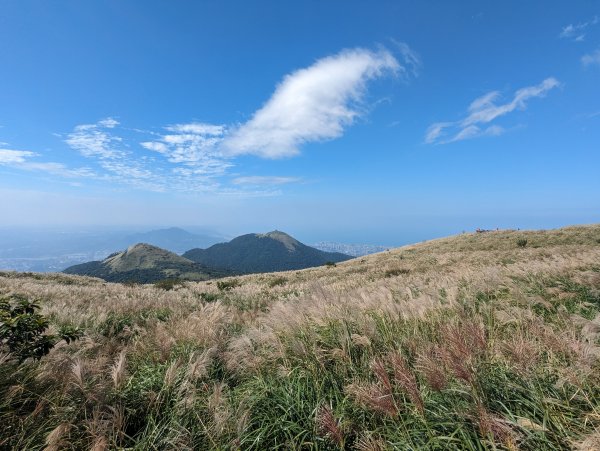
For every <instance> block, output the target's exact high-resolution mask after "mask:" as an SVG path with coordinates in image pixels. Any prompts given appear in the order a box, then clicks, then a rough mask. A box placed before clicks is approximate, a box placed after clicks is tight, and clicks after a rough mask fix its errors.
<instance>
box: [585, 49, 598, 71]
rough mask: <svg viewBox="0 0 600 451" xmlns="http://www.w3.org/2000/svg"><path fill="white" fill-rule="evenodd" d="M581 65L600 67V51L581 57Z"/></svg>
mask: <svg viewBox="0 0 600 451" xmlns="http://www.w3.org/2000/svg"><path fill="white" fill-rule="evenodd" d="M581 63H582V64H583V65H584V66H586V67H587V66H592V65H599V66H600V49H596V50H594V51H593V52H592V53H588V54H587V55H583V56H582V57H581Z"/></svg>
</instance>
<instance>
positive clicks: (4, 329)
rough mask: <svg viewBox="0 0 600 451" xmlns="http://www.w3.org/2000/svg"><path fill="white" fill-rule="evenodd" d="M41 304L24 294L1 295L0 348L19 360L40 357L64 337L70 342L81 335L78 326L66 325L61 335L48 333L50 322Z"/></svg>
mask: <svg viewBox="0 0 600 451" xmlns="http://www.w3.org/2000/svg"><path fill="white" fill-rule="evenodd" d="M39 308H40V306H39V304H37V303H36V302H35V301H32V300H30V299H27V298H26V297H24V296H19V295H12V296H9V297H2V298H0V348H4V347H6V348H7V349H8V352H9V353H10V354H11V355H12V356H13V357H14V358H16V359H17V360H18V361H19V362H23V361H25V360H27V359H29V358H33V359H40V358H41V357H43V356H45V355H46V354H48V353H49V352H50V350H51V349H52V348H53V347H54V345H56V343H58V342H59V341H61V340H65V341H66V342H67V343H70V342H71V341H72V340H75V339H77V338H79V337H80V336H81V332H80V331H79V329H77V328H76V327H73V326H63V327H62V328H61V329H60V332H59V334H58V335H49V334H45V332H46V330H47V329H48V326H49V322H48V320H47V319H46V318H45V317H44V316H43V315H41V314H39V313H37V311H38V310H39Z"/></svg>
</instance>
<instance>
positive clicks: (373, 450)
mask: <svg viewBox="0 0 600 451" xmlns="http://www.w3.org/2000/svg"><path fill="white" fill-rule="evenodd" d="M354 448H355V449H356V450H357V451H385V450H386V449H389V448H390V447H388V446H387V444H386V443H385V442H384V441H383V440H382V439H380V438H375V437H373V436H372V435H370V434H363V435H361V436H360V438H359V439H358V440H357V441H356V444H355V445H354Z"/></svg>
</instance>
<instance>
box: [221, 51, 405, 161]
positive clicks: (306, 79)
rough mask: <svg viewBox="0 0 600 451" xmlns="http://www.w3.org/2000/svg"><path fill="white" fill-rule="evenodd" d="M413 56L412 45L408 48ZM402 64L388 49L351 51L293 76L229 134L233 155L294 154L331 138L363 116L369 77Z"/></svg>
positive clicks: (226, 149) (229, 150)
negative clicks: (362, 107)
mask: <svg viewBox="0 0 600 451" xmlns="http://www.w3.org/2000/svg"><path fill="white" fill-rule="evenodd" d="M403 56H404V57H409V58H410V53H409V48H408V46H407V47H406V49H405V52H403ZM401 68H402V66H401V64H400V62H399V61H398V60H397V59H396V58H395V57H394V56H393V55H392V53H390V52H389V51H388V50H385V49H382V50H379V51H377V52H374V51H370V50H365V49H353V50H345V51H343V52H341V53H339V54H337V55H334V56H329V57H327V58H323V59H320V60H318V61H317V62H315V63H314V64H313V65H312V66H310V67H308V68H306V69H301V70H298V71H296V72H293V73H291V74H289V75H287V76H286V77H285V78H284V79H283V81H282V82H281V83H280V84H279V86H278V87H277V89H276V90H275V92H274V93H273V95H272V96H271V98H270V99H269V100H268V101H267V103H266V104H265V105H264V106H263V107H262V108H261V109H259V110H258V111H256V112H255V113H254V115H253V117H252V118H251V119H250V120H249V121H248V122H246V123H245V124H242V125H240V126H239V127H237V128H235V129H233V130H232V131H231V132H230V133H229V134H228V136H226V137H225V139H224V142H223V145H222V148H223V150H224V152H225V154H227V155H229V156H236V155H243V154H250V155H257V156H259V157H263V158H281V157H290V156H293V155H296V154H298V153H299V148H300V146H301V145H302V144H304V143H308V142H318V141H325V140H331V139H334V138H338V137H340V136H342V134H343V133H344V130H345V129H346V128H347V127H348V126H350V125H351V124H352V123H353V122H354V121H355V120H356V119H357V117H359V116H361V114H362V110H361V103H362V100H363V99H364V95H365V93H366V85H367V82H368V81H369V80H372V79H375V78H378V77H382V76H385V75H393V74H395V73H398V72H399V71H400V69H401Z"/></svg>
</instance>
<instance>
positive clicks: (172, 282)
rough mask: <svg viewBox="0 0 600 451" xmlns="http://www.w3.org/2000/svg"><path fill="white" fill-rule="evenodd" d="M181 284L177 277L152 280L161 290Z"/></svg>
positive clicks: (167, 289) (170, 288)
mask: <svg viewBox="0 0 600 451" xmlns="http://www.w3.org/2000/svg"><path fill="white" fill-rule="evenodd" d="M179 285H183V282H182V281H181V280H179V279H164V280H159V281H158V282H154V286H155V287H156V288H162V289H163V290H166V291H170V290H172V289H173V288H175V287H176V286H179Z"/></svg>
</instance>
